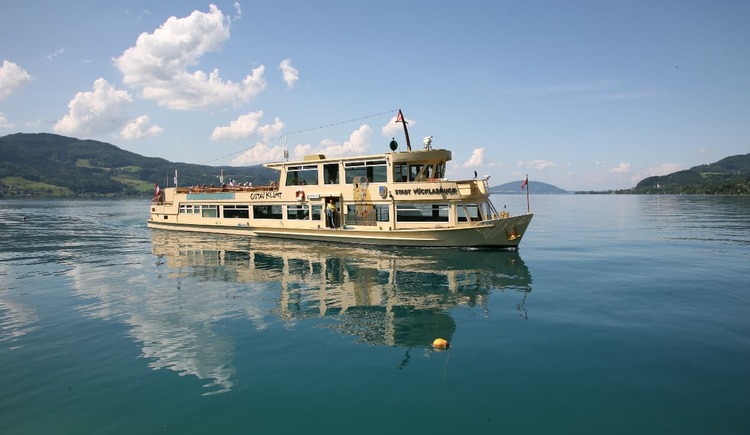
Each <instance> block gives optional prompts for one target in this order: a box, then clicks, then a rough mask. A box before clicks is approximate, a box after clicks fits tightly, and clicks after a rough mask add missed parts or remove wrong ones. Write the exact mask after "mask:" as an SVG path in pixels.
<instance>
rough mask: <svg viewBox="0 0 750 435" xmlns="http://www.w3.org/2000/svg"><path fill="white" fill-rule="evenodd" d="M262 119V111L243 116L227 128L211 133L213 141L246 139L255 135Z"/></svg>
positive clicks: (219, 128)
mask: <svg viewBox="0 0 750 435" xmlns="http://www.w3.org/2000/svg"><path fill="white" fill-rule="evenodd" d="M262 117H263V111H262V110H259V111H257V112H250V113H248V114H246V115H241V116H240V117H239V118H237V119H235V120H234V121H232V122H230V123H229V125H228V126H226V127H216V128H215V129H214V131H213V133H211V140H226V139H231V140H236V139H246V138H248V137H250V136H252V135H254V134H255V132H256V130H257V129H258V123H259V122H260V119H261V118H262Z"/></svg>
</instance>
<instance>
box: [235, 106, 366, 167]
mask: <svg viewBox="0 0 750 435" xmlns="http://www.w3.org/2000/svg"><path fill="white" fill-rule="evenodd" d="M276 121H277V123H274V124H272V125H274V126H275V125H278V122H280V121H278V118H277V120H276ZM281 127H283V123H282V124H281ZM371 137H372V129H371V128H370V126H369V125H367V124H364V125H362V126H360V127H359V128H358V129H356V130H354V131H353V132H352V134H351V135H349V140H347V141H345V142H343V143H338V142H335V141H332V140H330V139H325V140H323V141H321V144H320V146H319V147H313V146H311V145H308V144H304V145H297V146H295V147H294V156H295V157H296V158H302V157H304V156H305V155H307V154H325V156H326V157H339V156H346V155H356V154H362V153H364V152H365V151H366V150H367V148H368V147H369V146H370V138H371ZM283 156H284V146H282V145H276V146H273V147H271V146H269V145H268V144H267V143H264V142H261V143H257V144H255V146H253V147H252V148H250V149H248V150H247V151H245V152H244V153H242V155H240V156H239V157H237V158H236V159H234V160H232V163H231V164H232V165H233V166H239V165H257V164H259V163H266V162H270V161H278V160H281V159H282V158H283Z"/></svg>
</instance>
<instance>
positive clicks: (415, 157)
mask: <svg viewBox="0 0 750 435" xmlns="http://www.w3.org/2000/svg"><path fill="white" fill-rule="evenodd" d="M386 157H391V159H390V160H391V162H394V163H395V162H398V163H403V162H423V161H434V160H439V161H446V162H447V161H450V160H451V157H452V155H451V152H450V151H449V150H443V149H437V150H432V149H431V150H417V151H395V152H390V153H383V154H371V155H364V156H353V157H334V158H326V157H325V155H323V154H312V155H307V156H305V157H304V158H303V159H302V160H295V161H288V162H272V163H264V164H263V166H265V167H266V168H271V169H281V168H283V167H285V166H296V165H305V164H310V163H334V162H336V163H338V162H359V161H362V160H376V159H385V158H386Z"/></svg>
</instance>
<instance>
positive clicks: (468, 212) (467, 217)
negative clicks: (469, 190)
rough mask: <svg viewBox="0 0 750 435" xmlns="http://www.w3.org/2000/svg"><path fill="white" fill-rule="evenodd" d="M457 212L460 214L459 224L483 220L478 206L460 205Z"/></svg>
mask: <svg viewBox="0 0 750 435" xmlns="http://www.w3.org/2000/svg"><path fill="white" fill-rule="evenodd" d="M456 211H457V212H458V221H459V222H467V221H469V222H471V221H480V220H482V216H481V215H480V214H479V205H478V204H458V206H456Z"/></svg>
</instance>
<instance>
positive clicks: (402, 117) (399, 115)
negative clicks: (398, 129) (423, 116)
mask: <svg viewBox="0 0 750 435" xmlns="http://www.w3.org/2000/svg"><path fill="white" fill-rule="evenodd" d="M396 122H405V121H404V115H403V113H401V109H398V115H396Z"/></svg>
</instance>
